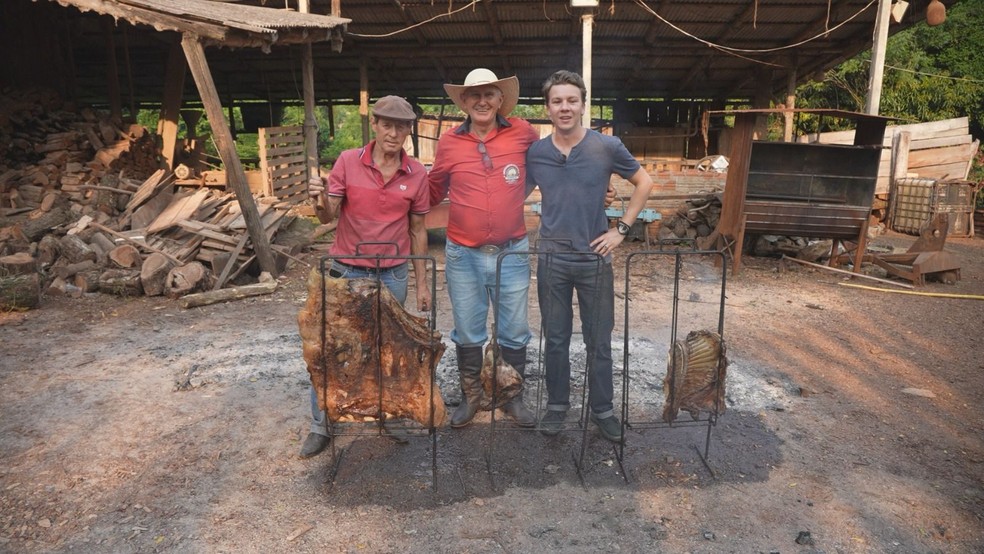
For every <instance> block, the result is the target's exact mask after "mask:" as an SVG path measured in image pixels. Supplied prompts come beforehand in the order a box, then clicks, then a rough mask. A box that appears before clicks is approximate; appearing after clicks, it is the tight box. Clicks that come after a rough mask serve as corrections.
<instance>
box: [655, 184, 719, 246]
mask: <svg viewBox="0 0 984 554" xmlns="http://www.w3.org/2000/svg"><path fill="white" fill-rule="evenodd" d="M720 218H721V198H720V196H719V195H717V194H704V195H696V196H694V197H693V198H691V199H689V200H687V201H686V202H685V203H684V204H683V205H682V206H680V207H679V208H677V211H676V213H674V214H673V215H671V216H670V217H668V218H666V219H664V220H663V224H662V225H660V227H659V239H660V240H674V239H691V240H696V239H698V238H704V237H707V236H709V235H710V234H711V232H712V231H713V230H714V228H715V227H717V224H718V219H720Z"/></svg>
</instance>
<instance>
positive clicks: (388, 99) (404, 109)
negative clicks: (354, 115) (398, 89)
mask: <svg viewBox="0 0 984 554" xmlns="http://www.w3.org/2000/svg"><path fill="white" fill-rule="evenodd" d="M372 113H373V115H375V116H376V117H385V118H387V119H396V120H398V121H413V120H415V119H417V114H416V113H414V111H413V107H412V106H410V102H407V101H406V100H404V99H403V98H400V97H399V96H393V95H390V96H384V97H382V98H380V99H379V100H376V103H375V104H374V105H373V106H372Z"/></svg>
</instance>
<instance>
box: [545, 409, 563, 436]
mask: <svg viewBox="0 0 984 554" xmlns="http://www.w3.org/2000/svg"><path fill="white" fill-rule="evenodd" d="M566 419H567V412H558V411H554V410H547V413H545V414H543V418H542V419H540V432H541V433H543V434H544V435H546V436H548V437H553V436H555V435H557V434H558V433H560V430H561V429H562V428H563V427H564V421H565V420H566Z"/></svg>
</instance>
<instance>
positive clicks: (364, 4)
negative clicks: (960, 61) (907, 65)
mask: <svg viewBox="0 0 984 554" xmlns="http://www.w3.org/2000/svg"><path fill="white" fill-rule="evenodd" d="M56 1H57V2H58V3H59V4H61V5H67V6H73V7H76V8H79V9H80V10H85V9H89V10H91V9H94V8H95V7H100V6H101V7H102V8H101V9H102V10H103V11H102V12H100V13H109V14H110V15H113V16H114V17H117V19H118V24H117V26H116V33H118V34H122V33H128V37H129V42H128V44H129V49H130V50H129V52H128V54H129V56H130V59H131V71H132V76H133V83H134V89H135V94H136V96H137V97H138V101H140V102H155V101H159V97H160V91H161V90H163V82H162V79H163V71H162V67H161V60H163V59H166V54H165V52H166V47H167V46H166V41H161V40H152V39H146V38H143V37H142V36H141V35H142V34H147V33H150V34H152V33H153V31H150V30H149V29H148V28H147V27H145V25H153V22H150V21H147V20H146V19H143V18H140V17H134V18H131V17H130V16H129V14H130V13H131V12H132V13H144V12H148V11H153V12H154V13H156V14H165V15H167V16H168V17H172V18H178V19H180V20H181V21H180V26H179V24H178V23H174V25H173V26H172V27H165V28H168V29H172V30H182V29H187V26H189V25H200V26H206V27H207V26H210V25H216V26H219V25H221V26H223V27H222V28H223V29H225V33H226V34H225V36H226V37H234V38H237V39H239V40H244V39H243V37H248V38H251V39H256V40H262V41H264V44H266V45H267V46H269V47H270V48H269V53H268V54H265V53H263V52H261V51H258V50H257V49H239V50H235V51H232V52H230V51H229V50H227V49H224V48H223V49H210V50H208V56H209V64H210V67H211V69H212V72H213V74H214V75H215V79H216V84H217V86H218V87H219V88H220V90H221V91H223V94H227V95H229V96H230V97H233V98H236V99H262V100H269V101H272V102H299V101H300V93H299V89H300V87H299V85H298V83H299V82H300V52H299V51H297V50H296V49H292V48H290V47H282V46H280V45H287V44H292V43H297V42H306V41H310V40H311V36H312V35H311V34H310V33H312V32H314V33H316V34H317V35H316V38H317V39H318V40H322V41H323V40H324V39H325V38H326V37H325V34H326V28H327V27H326V26H331V25H343V24H344V22H345V21H347V20H351V22H350V23H348V25H347V27H346V30H345V34H344V36H343V37H339V38H340V39H341V40H339V39H336V40H335V41H334V46H335V47H336V49H337V47H339V46H340V47H341V52H338V51H336V50H333V49H332V46H333V45H332V44H331V43H330V42H316V43H315V44H314V45H313V49H314V62H315V88H316V95H317V96H318V97H319V98H321V99H328V98H331V99H332V100H334V101H336V102H338V101H340V102H351V101H357V100H358V97H359V87H360V82H361V75H360V67H364V68H365V70H366V73H367V75H368V79H369V86H370V96H371V97H377V96H381V95H384V94H401V95H404V96H407V97H411V98H417V99H424V100H427V101H440V100H441V99H443V98H444V89H443V86H442V85H443V84H444V83H447V82H461V81H462V80H463V79H464V76H465V74H467V73H468V71H469V70H471V69H473V68H475V67H480V66H486V67H488V68H490V69H492V70H493V71H495V72H496V73H497V74H499V75H503V76H504V75H516V76H517V77H518V78H519V80H520V85H521V90H522V95H523V96H524V97H528V98H536V97H538V96H539V93H540V91H539V88H540V83H542V81H543V79H544V78H545V77H546V76H547V75H548V74H549V73H550V72H552V71H554V70H556V69H560V68H565V69H571V70H574V71H581V69H582V68H581V52H582V45H581V39H582V28H581V17H582V15H583V14H585V13H589V12H587V11H585V10H581V9H574V8H571V7H570V3H569V1H567V0H479V1H472V0H341V14H340V15H341V16H343V17H344V18H345V19H336V18H331V17H329V16H324V15H320V16H318V15H305V14H299V13H296V12H293V11H287V10H283V9H273V8H270V7H266V8H261V7H259V5H261V4H263V5H266V6H270V5H277V6H283V5H284V3H285V2H288V3H290V4H291V5H292V6H296V0H275V1H274V0H237V1H235V2H232V1H224V2H214V1H210V0H194V1H193V0H118V1H112V0H56ZM955 2H956V0H944V4H946V5H948V6H949V5H952V4H954V3H955ZM310 3H311V11H312V12H315V13H319V14H325V13H328V12H329V10H330V9H331V0H310ZM877 3H878V2H877V0H838V1H836V2H834V1H832V0H755V1H752V0H674V1H672V2H670V1H666V0H601V1H600V6H599V7H598V8H596V9H594V10H592V11H591V12H590V13H592V14H593V17H594V27H593V33H592V44H593V48H592V52H593V56H592V66H593V75H594V79H593V83H592V91H593V93H594V94H595V95H596V96H598V97H604V98H617V97H635V98H639V97H651V98H681V97H699V98H714V99H722V100H723V99H749V98H752V97H753V96H755V95H757V94H762V93H763V91H765V92H771V93H778V92H780V91H782V90H784V89H785V86H786V83H787V79H788V75H789V73H790V72H792V71H795V72H796V76H797V79H798V80H799V81H803V80H805V79H807V78H808V77H810V76H812V75H815V74H817V72H819V71H823V70H826V69H828V68H830V67H833V66H834V65H835V64H837V63H839V62H841V61H843V60H845V59H847V58H849V57H851V56H853V55H855V54H857V53H858V52H861V51H863V50H865V49H868V48H870V46H871V40H872V32H873V26H874V20H875V8H876V7H877ZM39 4H40V5H39ZM39 4H35V3H33V2H32V1H31V0H3V1H2V3H0V15H2V14H3V13H4V11H3V10H9V9H10V8H8V7H7V6H10V5H21V6H24V7H23V8H21V10H20V11H22V12H25V13H28V12H31V11H32V10H35V11H36V10H40V9H41V7H42V6H41V5H44V4H48V3H45V2H41V3H39ZM50 5H52V6H54V4H50ZM51 9H53V8H51ZM141 10H142V12H141ZM258 10H259V11H258ZM49 11H50V10H49ZM254 14H262V15H260V16H254ZM49 15H50V14H49ZM92 17H93V16H92V14H91V13H87V14H82V16H81V17H79V14H77V13H75V14H74V15H72V13H68V12H66V13H63V14H58V15H57V16H56V17H54V18H50V19H55V20H58V21H63V22H64V23H63V27H62V28H57V29H56V31H57V32H58V33H60V34H62V35H66V36H71V37H72V47H73V49H74V51H75V52H76V55H75V59H74V63H75V64H76V66H77V67H75V68H74V72H75V74H76V75H77V76H78V78H77V80H76V82H75V84H76V86H77V90H78V91H79V94H80V99H82V100H84V101H95V100H96V98H95V96H96V95H98V94H102V93H104V90H103V89H104V88H105V83H104V80H105V78H104V76H105V70H104V69H103V68H102V64H105V40H106V36H105V34H104V31H103V28H102V27H101V26H100V25H98V24H97V25H92V24H91V23H92ZM924 17H925V13H924V10H922V9H916V6H915V3H912V5H910V9H909V11H908V13H907V14H906V16H905V18H904V19H903V21H902V23H900V24H892V26H891V27H890V32H892V33H894V32H896V31H898V30H901V29H903V28H905V27H909V26H911V25H914V24H917V23H920V22H921V21H922V20H923V19H924ZM2 19H3V18H0V36H2V35H3V33H4V26H5V25H7V22H6V21H3V20H2ZM126 21H130V22H131V23H132V25H127V24H126V23H125V22H126ZM168 21H169V22H170V20H168ZM13 25H16V23H13ZM182 26H183V27H182ZM209 28H210V27H209ZM318 33H320V34H318ZM271 37H276V40H275V41H273V40H271ZM158 38H159V37H158ZM811 38H812V39H813V40H808V39H811ZM0 42H2V40H0ZM116 43H117V44H122V43H123V40H122V37H117V41H116ZM212 44H222V45H225V46H236V45H237V44H236V43H223V41H222V40H219V38H216V39H215V40H213V42H212ZM709 44H712V45H714V47H712V46H709ZM729 49H736V50H729ZM123 88H124V90H125V89H126V87H123ZM187 95H188V99H189V100H191V101H194V100H195V91H194V89H193V88H189V89H188V91H187Z"/></svg>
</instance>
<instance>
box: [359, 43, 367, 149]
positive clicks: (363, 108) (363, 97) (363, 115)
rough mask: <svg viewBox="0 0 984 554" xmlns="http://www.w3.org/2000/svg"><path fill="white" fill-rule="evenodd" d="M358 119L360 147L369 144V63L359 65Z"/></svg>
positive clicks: (362, 62) (363, 60)
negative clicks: (360, 125)
mask: <svg viewBox="0 0 984 554" xmlns="http://www.w3.org/2000/svg"><path fill="white" fill-rule="evenodd" d="M359 119H361V120H362V146H365V145H367V144H369V62H367V61H366V59H365V58H362V61H361V62H360V63H359Z"/></svg>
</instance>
